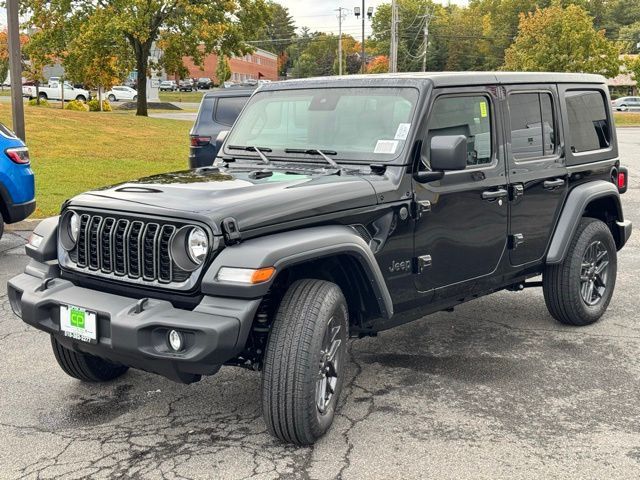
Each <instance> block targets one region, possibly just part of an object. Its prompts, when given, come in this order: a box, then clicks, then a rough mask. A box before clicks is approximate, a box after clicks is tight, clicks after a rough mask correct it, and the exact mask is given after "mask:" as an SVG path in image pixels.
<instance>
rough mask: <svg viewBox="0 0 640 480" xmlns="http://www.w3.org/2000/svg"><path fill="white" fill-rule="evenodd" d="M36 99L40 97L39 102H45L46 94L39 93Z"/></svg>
mask: <svg viewBox="0 0 640 480" xmlns="http://www.w3.org/2000/svg"><path fill="white" fill-rule="evenodd" d="M38 97H40V100H46V99H47V94H46V93H44V92H40V93H39V94H38Z"/></svg>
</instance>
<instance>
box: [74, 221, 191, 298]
mask: <svg viewBox="0 0 640 480" xmlns="http://www.w3.org/2000/svg"><path fill="white" fill-rule="evenodd" d="M78 214H79V215H80V232H79V234H78V241H77V243H76V247H75V248H74V249H73V250H71V251H70V252H69V255H68V258H69V260H70V264H69V263H68V262H67V264H66V265H65V264H64V263H65V262H63V266H67V267H70V268H72V269H75V270H79V271H82V272H83V273H86V274H89V275H97V276H107V277H110V278H113V279H115V280H121V281H130V282H136V283H141V284H164V285H165V286H167V287H177V286H181V285H184V284H185V283H186V282H187V281H188V280H189V279H190V278H191V277H192V276H193V275H196V274H197V273H198V271H196V272H188V271H186V270H182V269H181V268H180V267H178V266H177V265H176V264H175V262H174V261H173V260H172V257H171V253H170V246H171V241H172V239H173V237H174V235H175V234H176V233H177V231H178V230H179V229H180V228H181V227H182V226H184V225H181V224H178V223H169V222H162V221H151V220H139V219H137V218H135V219H134V218H120V217H112V216H104V215H99V214H88V213H80V212H78Z"/></svg>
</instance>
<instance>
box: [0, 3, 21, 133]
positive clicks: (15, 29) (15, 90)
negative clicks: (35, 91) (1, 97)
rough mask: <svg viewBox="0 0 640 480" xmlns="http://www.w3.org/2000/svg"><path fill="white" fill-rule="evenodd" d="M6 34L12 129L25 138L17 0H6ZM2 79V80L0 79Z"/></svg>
mask: <svg viewBox="0 0 640 480" xmlns="http://www.w3.org/2000/svg"><path fill="white" fill-rule="evenodd" d="M7 36H8V37H9V38H8V40H9V45H8V47H9V69H10V71H11V113H12V115H13V131H14V132H15V133H16V135H17V136H18V137H19V138H20V139H22V141H25V140H26V135H25V128H24V103H23V101H22V54H21V52H20V20H19V17H18V0H7ZM2 81H4V80H2Z"/></svg>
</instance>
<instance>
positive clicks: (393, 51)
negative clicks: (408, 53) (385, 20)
mask: <svg viewBox="0 0 640 480" xmlns="http://www.w3.org/2000/svg"><path fill="white" fill-rule="evenodd" d="M398 23H399V20H398V3H397V2H396V0H392V1H391V48H390V51H389V71H390V72H391V73H395V72H397V71H398Z"/></svg>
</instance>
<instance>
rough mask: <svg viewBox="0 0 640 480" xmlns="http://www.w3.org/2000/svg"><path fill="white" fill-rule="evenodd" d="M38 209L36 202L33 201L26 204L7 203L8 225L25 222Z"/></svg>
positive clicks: (6, 219)
mask: <svg viewBox="0 0 640 480" xmlns="http://www.w3.org/2000/svg"><path fill="white" fill-rule="evenodd" d="M35 209H36V201H35V199H34V200H31V201H30V202H25V203H10V202H9V203H7V205H6V210H7V214H8V218H5V221H6V222H7V223H16V222H19V221H21V220H24V219H25V218H27V217H28V216H29V215H31V214H32V213H33V212H34V211H35Z"/></svg>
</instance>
